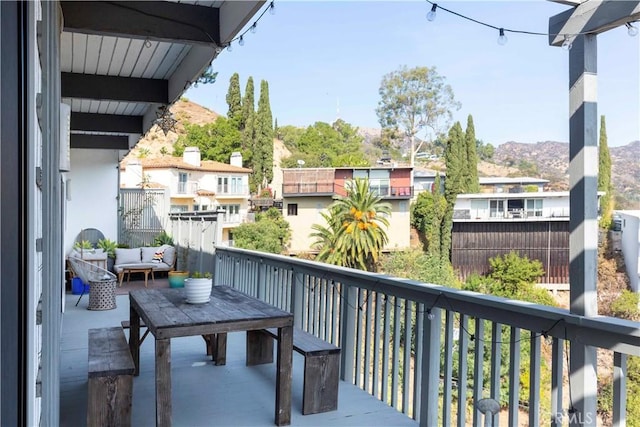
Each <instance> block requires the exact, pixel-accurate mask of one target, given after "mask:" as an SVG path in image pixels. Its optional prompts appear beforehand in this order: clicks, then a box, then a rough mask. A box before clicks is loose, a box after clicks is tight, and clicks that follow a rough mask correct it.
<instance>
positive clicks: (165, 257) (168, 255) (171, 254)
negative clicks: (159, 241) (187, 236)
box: [160, 245, 176, 266]
mask: <svg viewBox="0 0 640 427" xmlns="http://www.w3.org/2000/svg"><path fill="white" fill-rule="evenodd" d="M160 250H161V251H163V252H162V262H164V263H165V264H167V265H169V266H172V265H174V263H175V261H176V248H175V247H173V246H171V245H162V246H160Z"/></svg>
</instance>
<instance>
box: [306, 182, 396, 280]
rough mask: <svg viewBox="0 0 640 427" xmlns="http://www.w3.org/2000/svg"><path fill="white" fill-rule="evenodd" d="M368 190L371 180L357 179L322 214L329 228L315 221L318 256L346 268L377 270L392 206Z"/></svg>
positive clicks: (319, 258)
mask: <svg viewBox="0 0 640 427" xmlns="http://www.w3.org/2000/svg"><path fill="white" fill-rule="evenodd" d="M380 200H381V198H380V197H379V196H377V195H376V194H375V193H373V192H371V190H370V189H369V181H368V180H366V179H356V180H354V181H352V183H351V185H349V187H348V188H347V196H346V197H339V198H338V199H337V200H336V201H335V202H333V203H332V204H331V206H329V212H328V214H323V218H324V219H325V221H326V222H327V225H328V226H327V227H324V226H321V225H317V224H314V225H313V226H312V227H313V229H314V230H316V232H315V233H313V234H312V236H313V237H316V238H317V240H316V242H315V244H314V247H316V248H317V249H319V250H320V252H319V254H318V257H317V259H318V260H319V261H324V262H328V263H331V264H336V265H340V266H344V267H351V268H358V269H361V270H367V271H375V270H376V263H377V262H378V259H379V257H380V253H381V252H382V249H383V248H384V246H385V245H386V244H387V242H388V241H389V239H388V237H387V233H386V231H385V230H384V229H383V226H384V227H385V228H386V227H388V226H389V220H388V216H389V215H390V214H391V205H390V204H389V203H384V202H381V201H380Z"/></svg>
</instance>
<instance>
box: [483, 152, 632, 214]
mask: <svg viewBox="0 0 640 427" xmlns="http://www.w3.org/2000/svg"><path fill="white" fill-rule="evenodd" d="M609 152H610V153H611V163H612V167H611V169H612V174H611V179H612V182H613V186H614V188H615V191H616V193H617V194H618V195H619V196H621V197H623V198H624V200H623V201H622V203H620V202H621V201H620V200H619V203H618V204H619V205H622V206H618V207H619V208H625V209H639V208H640V141H635V142H632V143H630V144H627V145H624V146H621V147H609ZM493 160H494V162H495V163H496V164H500V165H504V166H515V167H517V166H519V165H522V164H523V162H525V163H524V166H528V165H527V163H528V164H529V165H534V167H535V170H537V176H539V177H542V178H545V179H548V180H550V181H551V184H550V186H551V187H552V189H555V190H568V189H569V144H568V143H564V142H554V141H545V142H538V143H536V144H524V143H519V142H513V141H510V142H507V143H504V144H502V145H500V146H498V147H497V148H496V150H495V153H494V156H493ZM625 204H628V206H625Z"/></svg>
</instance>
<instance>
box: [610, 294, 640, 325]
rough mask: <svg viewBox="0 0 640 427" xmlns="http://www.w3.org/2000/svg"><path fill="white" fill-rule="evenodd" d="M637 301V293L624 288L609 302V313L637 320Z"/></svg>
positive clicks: (639, 316)
mask: <svg viewBox="0 0 640 427" xmlns="http://www.w3.org/2000/svg"><path fill="white" fill-rule="evenodd" d="M638 302H639V299H638V294H637V293H635V292H631V291H629V290H627V289H625V290H623V291H622V293H621V294H620V296H619V297H618V298H616V299H615V300H614V301H613V302H612V303H611V314H612V315H613V316H615V317H621V318H623V319H629V320H636V321H637V320H639V319H640V311H639V310H638Z"/></svg>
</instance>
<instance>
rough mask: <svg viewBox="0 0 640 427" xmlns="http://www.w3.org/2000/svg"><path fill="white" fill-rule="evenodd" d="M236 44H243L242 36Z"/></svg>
mask: <svg viewBox="0 0 640 427" xmlns="http://www.w3.org/2000/svg"><path fill="white" fill-rule="evenodd" d="M238 44H239V45H240V46H244V39H243V38H242V36H240V40H238Z"/></svg>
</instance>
